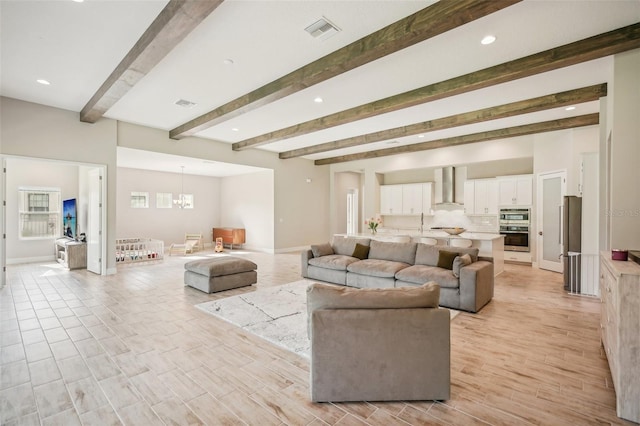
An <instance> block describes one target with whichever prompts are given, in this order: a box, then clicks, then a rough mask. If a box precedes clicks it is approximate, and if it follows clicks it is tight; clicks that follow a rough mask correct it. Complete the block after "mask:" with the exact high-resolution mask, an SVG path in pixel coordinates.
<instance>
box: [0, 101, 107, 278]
mask: <svg viewBox="0 0 640 426" xmlns="http://www.w3.org/2000/svg"><path fill="white" fill-rule="evenodd" d="M0 110H1V111H2V114H0V140H2V145H1V146H0V149H1V151H0V154H3V155H6V156H20V157H32V158H39V159H54V160H63V161H70V162H75V163H78V164H95V165H104V166H106V180H107V194H105V197H104V203H105V204H106V211H107V229H106V232H105V233H106V238H107V253H110V255H108V256H107V268H108V270H109V272H115V262H116V261H115V244H116V243H115V240H116V235H115V232H116V226H115V225H116V222H115V221H116V201H115V198H116V145H117V142H116V136H117V125H116V124H117V123H116V122H115V121H113V120H109V119H101V120H99V121H98V122H97V123H95V124H88V123H81V122H80V120H79V118H78V113H77V112H72V111H66V110H62V109H58V108H51V107H46V106H44V105H39V104H34V103H30V102H24V101H19V100H16V99H11V98H6V97H0ZM7 226H9V222H7ZM9 246H10V245H9V244H8V243H7V251H8V250H9V249H10V247H9Z"/></svg>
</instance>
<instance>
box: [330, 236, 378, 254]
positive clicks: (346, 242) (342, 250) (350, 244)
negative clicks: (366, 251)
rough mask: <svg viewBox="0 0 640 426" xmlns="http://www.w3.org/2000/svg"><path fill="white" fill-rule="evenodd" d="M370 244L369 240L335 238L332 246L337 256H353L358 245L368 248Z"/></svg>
mask: <svg viewBox="0 0 640 426" xmlns="http://www.w3.org/2000/svg"><path fill="white" fill-rule="evenodd" d="M370 242H371V240H370V239H369V238H352V237H347V238H344V237H334V238H333V243H332V244H331V246H332V247H333V252H334V253H335V254H342V255H345V256H351V255H352V254H353V251H354V250H355V248H356V244H362V245H365V246H368V245H369V243H370Z"/></svg>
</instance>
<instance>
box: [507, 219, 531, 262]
mask: <svg viewBox="0 0 640 426" xmlns="http://www.w3.org/2000/svg"><path fill="white" fill-rule="evenodd" d="M530 216H531V209H501V210H500V234H502V235H504V249H505V251H524V252H528V251H530V245H529V232H530V230H531V229H530V225H531V222H530Z"/></svg>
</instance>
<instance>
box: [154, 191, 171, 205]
mask: <svg viewBox="0 0 640 426" xmlns="http://www.w3.org/2000/svg"><path fill="white" fill-rule="evenodd" d="M156 207H157V208H159V209H170V208H172V207H173V194H172V193H171V192H158V193H156Z"/></svg>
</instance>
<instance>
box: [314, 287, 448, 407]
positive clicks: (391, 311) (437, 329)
mask: <svg viewBox="0 0 640 426" xmlns="http://www.w3.org/2000/svg"><path fill="white" fill-rule="evenodd" d="M439 294H440V287H439V286H438V285H437V284H436V283H427V284H425V285H423V286H421V287H400V288H384V289H379V288H366V289H357V288H349V287H338V286H332V285H326V284H312V285H311V286H309V288H308V289H307V309H308V314H309V334H310V339H311V399H312V400H313V401H315V402H330V401H410V400H445V399H448V398H449V397H450V390H451V385H450V350H451V347H450V313H449V310H448V309H439V308H438V300H439Z"/></svg>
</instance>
